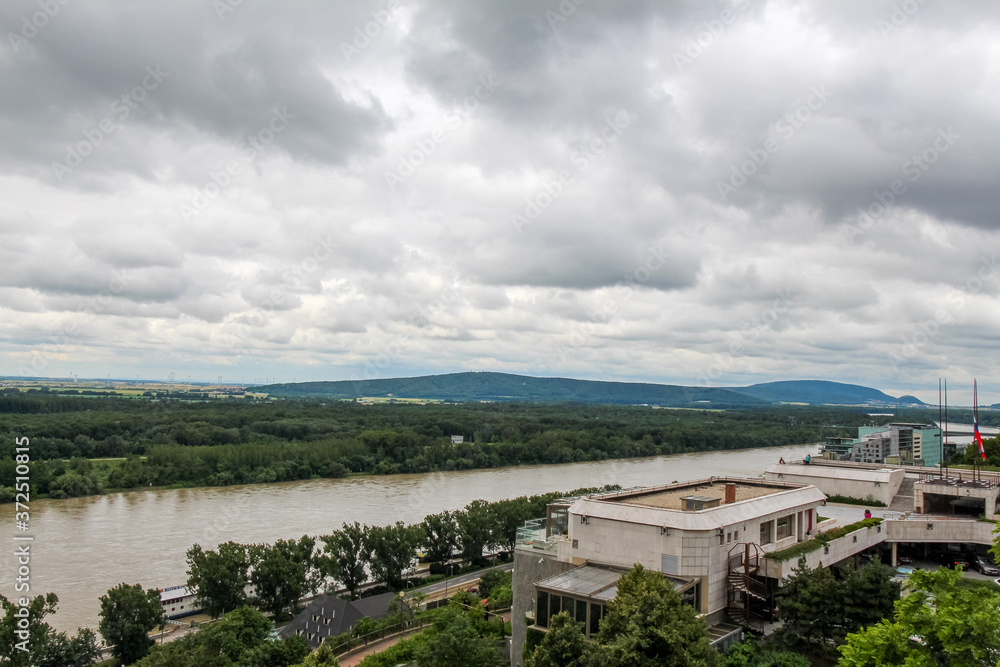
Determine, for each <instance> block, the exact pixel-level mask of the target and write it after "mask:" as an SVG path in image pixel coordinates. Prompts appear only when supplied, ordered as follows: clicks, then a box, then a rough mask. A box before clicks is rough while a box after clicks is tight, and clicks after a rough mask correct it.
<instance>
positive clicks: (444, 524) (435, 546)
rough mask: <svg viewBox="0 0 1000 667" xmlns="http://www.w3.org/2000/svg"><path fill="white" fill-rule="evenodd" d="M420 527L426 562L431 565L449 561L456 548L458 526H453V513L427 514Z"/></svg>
mask: <svg viewBox="0 0 1000 667" xmlns="http://www.w3.org/2000/svg"><path fill="white" fill-rule="evenodd" d="M422 526H423V529H424V542H423V544H424V546H425V547H426V548H427V560H428V561H430V562H431V563H444V562H445V561H447V560H450V559H451V556H452V554H453V553H454V551H455V549H457V548H458V526H457V525H456V524H455V515H454V513H452V512H449V511H444V512H441V513H440V514H428V515H427V516H425V517H424V522H423V524H422Z"/></svg>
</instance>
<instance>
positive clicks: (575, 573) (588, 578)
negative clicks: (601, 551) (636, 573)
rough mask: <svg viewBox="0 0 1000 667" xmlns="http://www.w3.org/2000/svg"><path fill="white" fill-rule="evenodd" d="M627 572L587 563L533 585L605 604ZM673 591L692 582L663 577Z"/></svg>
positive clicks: (550, 591)
mask: <svg viewBox="0 0 1000 667" xmlns="http://www.w3.org/2000/svg"><path fill="white" fill-rule="evenodd" d="M626 572H628V568H622V567H613V566H611V565H598V564H594V563H588V564H586V565H581V566H580V567H578V568H575V569H573V570H568V571H566V572H561V573H559V574H557V575H554V576H551V577H549V578H548V579H543V580H541V581H539V582H537V583H536V584H535V587H536V588H537V589H539V590H544V591H546V592H547V593H555V594H556V595H571V596H573V597H580V598H588V599H591V600H600V601H603V602H607V601H608V600H613V599H614V597H615V595H617V594H618V580H619V579H621V576H622V575H623V574H625V573H626ZM663 578H664V579H667V580H668V581H670V583H671V584H672V585H673V587H674V590H680V589H682V588H685V587H686V586H688V585H689V584H690V583H691V582H692V581H693V580H692V579H685V578H683V577H674V576H669V575H663Z"/></svg>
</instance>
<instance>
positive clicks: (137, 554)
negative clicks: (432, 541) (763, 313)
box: [0, 445, 817, 632]
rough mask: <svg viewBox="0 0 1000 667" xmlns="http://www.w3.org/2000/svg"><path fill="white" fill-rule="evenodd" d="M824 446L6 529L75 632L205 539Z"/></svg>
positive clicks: (509, 474) (651, 475) (66, 513)
mask: <svg viewBox="0 0 1000 667" xmlns="http://www.w3.org/2000/svg"><path fill="white" fill-rule="evenodd" d="M816 452H817V447H816V446H802V445H799V446H794V447H771V448H766V449H746V450H739V451H734V452H704V453H698V454H677V455H673V456H657V457H652V458H643V459H627V460H616V461H601V462H597V463H570V464H563V465H541V466H518V467H511V468H498V469H491V470H464V471H453V472H444V473H429V474H422V475H386V476H364V477H351V478H347V479H322V480H307V481H299V482H287V483H281V484H266V485H247V486H226V487H208V488H197V489H174V490H152V491H130V492H127V493H114V494H110V495H106V496H92V497H87V498H71V499H67V500H40V501H36V502H33V503H31V505H30V511H31V530H30V531H29V532H27V533H19V532H18V531H15V526H14V506H13V505H4V506H2V507H3V510H4V511H3V512H2V514H0V536H3V539H4V540H5V541H6V542H7V544H8V545H13V544H15V543H14V542H13V541H12V537H13V536H15V535H22V536H23V535H31V536H32V537H33V538H34V541H33V542H31V543H30V544H31V553H32V556H31V562H30V568H31V573H30V584H31V591H30V594H31V595H32V596H34V595H40V594H44V593H47V592H50V591H51V592H55V593H56V594H57V595H58V596H59V609H58V611H57V613H56V614H55V615H54V616H52V617H49V619H48V621H49V623H50V624H51V625H53V626H54V627H56V628H57V629H59V630H65V631H69V632H73V631H75V629H76V628H77V627H83V626H89V627H92V628H96V627H97V621H98V613H99V611H100V603H99V601H98V599H99V598H100V596H101V595H103V594H104V593H105V592H106V591H107V590H108V589H109V588H113V587H114V586H116V585H118V584H119V583H122V582H125V583H128V584H134V583H140V584H142V586H143V587H144V588H154V587H156V588H164V587H167V586H173V585H178V584H183V583H184V582H185V580H186V579H187V575H186V570H187V564H186V562H185V555H184V554H185V552H186V551H187V549H188V548H189V547H190V546H191V545H192V544H195V543H198V544H201V545H202V546H203V547H204V548H206V549H209V548H214V547H215V546H216V545H218V544H219V543H220V542H225V541H228V540H233V541H235V542H241V543H260V542H273V541H274V540H276V539H283V538H298V537H301V536H302V535H305V534H308V535H323V534H329V533H331V532H332V531H333V530H335V529H337V528H339V527H340V526H341V524H343V523H345V522H353V521H359V522H361V523H367V524H369V525H384V524H388V523H392V522H395V521H403V522H406V523H415V522H418V521H420V520H422V519H423V518H424V517H425V516H426V515H428V514H434V513H437V512H440V511H442V510H446V509H449V510H451V509H460V508H462V507H464V506H465V505H466V504H468V503H469V502H470V501H472V500H475V499H477V498H482V499H484V500H490V501H492V500H500V499H502V498H512V497H516V496H522V495H534V494H539V493H546V492H549V491H567V490H570V489H575V488H580V487H585V486H599V485H604V484H621V485H622V486H623V487H629V486H651V485H655V484H665V483H670V482H673V481H685V480H690V479H698V478H701V477H708V476H711V475H716V476H723V475H733V476H757V475H760V474H761V473H763V472H764V470H765V468H767V467H768V466H769V465H771V464H772V463H776V462H777V461H778V458H779V457H784V458H785V459H789V460H790V459H795V458H802V457H803V456H805V455H806V454H813V455H815V454H816ZM17 544H23V543H17ZM3 551H4V554H3V556H2V559H0V560H2V563H3V578H2V581H0V593H3V595H5V596H6V597H7V598H8V599H11V598H13V597H14V595H15V593H14V585H15V582H14V578H15V572H16V571H17V563H16V560H15V556H14V555H13V547H9V548H7V549H4V550H3ZM18 595H19V596H20V595H24V594H23V593H20V594H18Z"/></svg>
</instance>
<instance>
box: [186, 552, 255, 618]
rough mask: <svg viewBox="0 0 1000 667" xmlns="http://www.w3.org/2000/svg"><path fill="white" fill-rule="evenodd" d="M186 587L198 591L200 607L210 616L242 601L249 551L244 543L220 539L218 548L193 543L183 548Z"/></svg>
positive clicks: (249, 559)
mask: <svg viewBox="0 0 1000 667" xmlns="http://www.w3.org/2000/svg"><path fill="white" fill-rule="evenodd" d="M187 563H188V580H187V585H188V587H189V588H196V589H197V590H198V599H199V601H200V602H201V606H202V609H203V610H204V611H205V613H206V614H209V615H210V616H211V617H212V618H218V617H219V616H221V615H222V614H224V613H226V612H227V611H229V610H232V609H236V608H237V607H239V606H242V605H243V604H246V601H247V595H246V586H247V583H248V582H249V581H250V579H249V576H248V574H247V572H248V570H249V569H250V564H251V553H250V551H249V549H248V548H247V547H246V545H243V544H237V543H236V542H224V543H222V544H220V545H219V546H218V551H204V550H203V549H202V548H201V545H198V544H196V545H194V546H193V547H191V548H190V549H188V551H187Z"/></svg>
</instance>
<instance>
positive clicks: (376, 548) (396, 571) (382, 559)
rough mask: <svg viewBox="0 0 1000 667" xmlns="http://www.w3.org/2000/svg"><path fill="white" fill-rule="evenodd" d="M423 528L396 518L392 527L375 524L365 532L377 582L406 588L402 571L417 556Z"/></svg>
mask: <svg viewBox="0 0 1000 667" xmlns="http://www.w3.org/2000/svg"><path fill="white" fill-rule="evenodd" d="M419 543H420V528H419V527H418V526H406V525H404V524H403V522H402V521H397V522H396V523H395V524H393V525H391V526H372V527H371V528H368V529H367V531H366V533H365V544H366V545H367V551H368V553H369V554H371V556H370V563H369V565H370V568H371V572H372V575H373V576H374V577H375V579H376V580H377V581H384V582H385V583H386V584H387V585H388V586H389V587H390V588H393V589H399V588H402V587H403V572H404V571H405V570H406V569H408V568H409V567H410V564H411V563H412V562H413V559H414V558H415V557H416V551H417V545H418V544H419Z"/></svg>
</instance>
